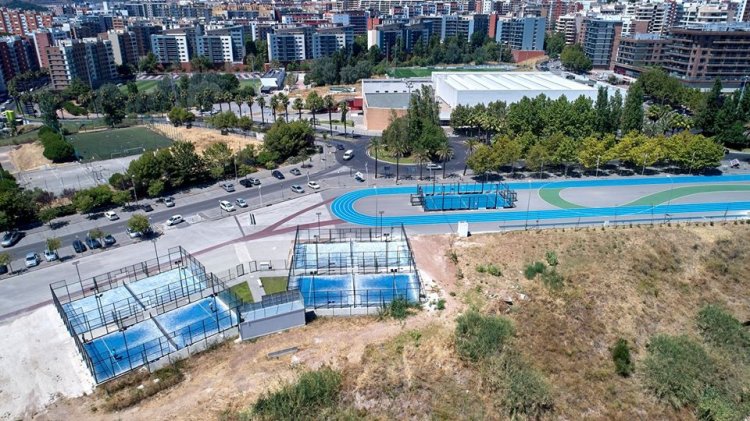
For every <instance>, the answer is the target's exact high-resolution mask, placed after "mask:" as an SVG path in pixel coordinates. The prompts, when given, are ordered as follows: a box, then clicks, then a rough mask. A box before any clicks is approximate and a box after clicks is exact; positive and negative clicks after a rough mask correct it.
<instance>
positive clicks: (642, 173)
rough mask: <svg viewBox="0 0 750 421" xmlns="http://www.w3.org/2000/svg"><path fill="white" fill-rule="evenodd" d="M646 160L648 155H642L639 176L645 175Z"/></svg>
mask: <svg viewBox="0 0 750 421" xmlns="http://www.w3.org/2000/svg"><path fill="white" fill-rule="evenodd" d="M647 159H648V154H647V153H645V154H643V169H642V170H641V175H644V174H646V160H647ZM667 177H669V176H667Z"/></svg>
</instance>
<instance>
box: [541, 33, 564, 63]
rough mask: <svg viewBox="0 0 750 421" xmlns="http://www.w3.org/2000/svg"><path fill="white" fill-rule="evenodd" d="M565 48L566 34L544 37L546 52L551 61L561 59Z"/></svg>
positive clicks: (550, 34)
mask: <svg viewBox="0 0 750 421" xmlns="http://www.w3.org/2000/svg"><path fill="white" fill-rule="evenodd" d="M563 48H565V34H563V33H560V32H551V33H548V34H547V36H545V37H544V52H545V53H547V55H548V56H549V57H550V58H551V59H556V58H558V57H560V53H562V50H563Z"/></svg>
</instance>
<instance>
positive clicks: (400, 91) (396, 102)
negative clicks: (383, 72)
mask: <svg viewBox="0 0 750 421" xmlns="http://www.w3.org/2000/svg"><path fill="white" fill-rule="evenodd" d="M422 85H432V80H431V79H429V78H410V79H364V80H362V95H363V96H364V97H365V101H366V102H367V106H368V107H373V108H404V109H405V108H408V107H409V99H410V98H411V93H412V92H414V91H416V90H419V89H420V88H421V87H422Z"/></svg>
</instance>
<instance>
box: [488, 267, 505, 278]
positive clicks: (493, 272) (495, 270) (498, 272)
mask: <svg viewBox="0 0 750 421" xmlns="http://www.w3.org/2000/svg"><path fill="white" fill-rule="evenodd" d="M487 273H489V274H490V275H492V276H503V272H502V271H501V270H500V268H499V267H497V266H495V265H492V264H491V265H489V266H487Z"/></svg>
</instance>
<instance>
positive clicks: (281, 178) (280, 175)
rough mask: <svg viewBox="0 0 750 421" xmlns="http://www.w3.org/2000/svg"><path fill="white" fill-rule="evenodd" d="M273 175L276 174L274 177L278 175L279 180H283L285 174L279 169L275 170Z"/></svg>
mask: <svg viewBox="0 0 750 421" xmlns="http://www.w3.org/2000/svg"><path fill="white" fill-rule="evenodd" d="M271 175H272V176H274V177H276V178H278V179H279V180H283V179H284V174H282V173H281V171H279V170H273V172H272V173H271Z"/></svg>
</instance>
